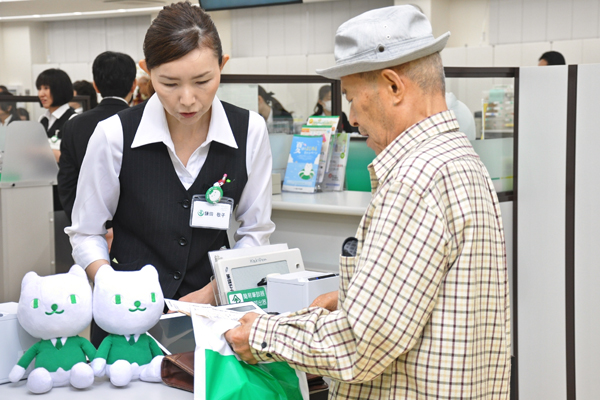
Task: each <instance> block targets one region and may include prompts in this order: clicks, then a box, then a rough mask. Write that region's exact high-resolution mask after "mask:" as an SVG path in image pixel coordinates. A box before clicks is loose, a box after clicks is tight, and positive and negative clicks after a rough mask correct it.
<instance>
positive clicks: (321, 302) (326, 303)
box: [310, 290, 338, 311]
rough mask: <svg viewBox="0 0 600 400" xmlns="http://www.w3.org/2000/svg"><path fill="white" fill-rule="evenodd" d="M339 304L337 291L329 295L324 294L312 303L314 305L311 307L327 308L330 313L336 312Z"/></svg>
mask: <svg viewBox="0 0 600 400" xmlns="http://www.w3.org/2000/svg"><path fill="white" fill-rule="evenodd" d="M337 303H338V291H337V290H336V291H335V292H329V293H324V294H322V295H320V296H319V297H317V298H316V299H315V300H314V301H313V302H312V304H311V305H310V306H311V307H321V308H325V309H327V310H329V311H335V310H337Z"/></svg>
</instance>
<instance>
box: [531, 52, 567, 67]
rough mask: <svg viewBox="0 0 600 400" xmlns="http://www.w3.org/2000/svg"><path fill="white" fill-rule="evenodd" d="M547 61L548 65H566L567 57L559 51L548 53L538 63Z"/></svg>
mask: <svg viewBox="0 0 600 400" xmlns="http://www.w3.org/2000/svg"><path fill="white" fill-rule="evenodd" d="M541 60H546V62H547V63H548V65H566V64H567V62H566V61H565V57H564V56H563V55H562V54H560V53H559V52H558V51H547V52H545V53H544V54H542V56H541V57H540V59H539V60H538V61H541Z"/></svg>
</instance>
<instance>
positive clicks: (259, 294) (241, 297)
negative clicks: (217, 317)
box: [227, 286, 267, 308]
mask: <svg viewBox="0 0 600 400" xmlns="http://www.w3.org/2000/svg"><path fill="white" fill-rule="evenodd" d="M227 300H229V304H239V303H247V302H250V301H253V302H255V303H256V305H257V306H259V307H260V308H267V290H266V289H265V287H264V286H260V287H256V288H252V289H246V290H236V291H233V292H228V293H227Z"/></svg>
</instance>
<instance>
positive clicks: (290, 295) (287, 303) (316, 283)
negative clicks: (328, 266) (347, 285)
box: [267, 271, 340, 313]
mask: <svg viewBox="0 0 600 400" xmlns="http://www.w3.org/2000/svg"><path fill="white" fill-rule="evenodd" d="M339 285H340V277H339V276H338V275H337V274H332V273H327V272H316V271H300V272H292V273H289V274H285V275H277V276H267V304H268V310H269V312H278V313H283V312H287V311H290V312H294V311H298V310H300V309H302V308H305V307H308V306H310V304H311V303H312V302H313V300H314V299H316V298H317V297H318V296H319V295H321V294H324V293H329V292H333V291H335V290H338V288H339Z"/></svg>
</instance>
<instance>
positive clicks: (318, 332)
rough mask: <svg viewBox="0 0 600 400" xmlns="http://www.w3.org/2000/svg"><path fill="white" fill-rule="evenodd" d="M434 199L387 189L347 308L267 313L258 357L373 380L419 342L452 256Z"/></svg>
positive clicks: (259, 330)
mask: <svg viewBox="0 0 600 400" xmlns="http://www.w3.org/2000/svg"><path fill="white" fill-rule="evenodd" d="M434 204H435V203H433V202H431V204H430V202H429V201H428V200H427V199H426V198H424V197H423V196H421V195H420V194H419V193H417V192H415V191H414V190H413V189H411V188H410V187H409V186H407V185H404V184H402V183H399V182H393V183H390V184H389V185H388V187H387V188H385V187H382V188H381V190H379V191H378V192H377V194H376V195H375V197H374V199H373V201H372V204H371V205H370V207H369V210H368V211H367V213H368V214H369V216H370V219H371V222H370V224H369V226H368V228H367V230H366V232H364V242H363V243H362V247H361V248H362V250H361V253H360V254H359V255H358V257H357V259H356V265H355V268H354V274H353V276H352V278H351V280H350V284H349V287H348V290H347V296H346V297H345V299H344V301H343V303H342V304H341V309H340V310H337V311H335V312H332V313H329V312H327V311H325V310H322V309H315V308H311V309H305V310H301V311H300V312H298V313H295V314H292V315H290V316H288V317H270V316H263V317H260V318H259V319H257V320H256V321H255V324H254V325H253V328H252V333H251V336H250V345H251V347H252V348H253V349H254V352H255V356H256V357H257V358H258V359H260V360H273V359H275V360H284V361H287V362H289V363H290V364H293V365H294V366H296V367H297V368H299V369H302V370H305V371H307V372H311V373H316V374H321V375H326V376H329V377H331V378H333V379H336V380H341V381H346V382H365V381H369V380H372V379H374V378H375V377H376V376H377V375H379V374H381V373H382V372H383V371H384V369H385V368H386V367H388V366H389V365H390V364H391V363H392V362H393V361H394V360H395V359H397V358H398V357H399V356H400V355H401V354H403V353H406V352H408V351H409V350H410V349H411V348H412V347H414V346H415V344H416V343H417V342H418V340H419V338H420V335H421V332H422V331H423V328H424V326H425V325H426V324H427V323H428V321H429V317H430V315H431V312H432V310H433V307H434V304H435V300H436V297H437V294H438V291H439V288H440V285H441V282H442V281H443V278H444V276H445V273H446V267H447V260H448V257H447V255H446V253H447V248H446V247H447V239H446V238H445V236H446V234H447V229H446V227H445V221H443V219H442V218H441V217H440V213H439V212H436V209H435V205H434ZM359 236H362V235H359ZM269 355H270V356H269Z"/></svg>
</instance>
